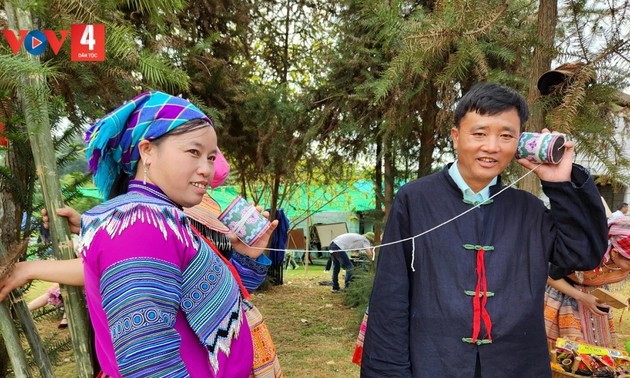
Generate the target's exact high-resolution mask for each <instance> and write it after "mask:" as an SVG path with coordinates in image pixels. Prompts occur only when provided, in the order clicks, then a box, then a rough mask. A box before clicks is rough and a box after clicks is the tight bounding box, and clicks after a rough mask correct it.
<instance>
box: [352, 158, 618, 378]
mask: <svg viewBox="0 0 630 378" xmlns="http://www.w3.org/2000/svg"><path fill="white" fill-rule="evenodd" d="M542 186H543V191H544V193H545V194H546V195H547V196H548V197H549V199H550V204H551V209H547V208H546V207H545V206H544V204H543V202H542V201H541V200H539V199H538V198H536V197H535V196H533V195H532V194H530V193H528V192H525V191H522V190H518V189H514V188H509V189H507V190H505V191H503V192H502V193H500V194H499V195H498V196H497V197H495V198H494V199H493V200H492V202H491V203H489V204H485V205H482V206H480V207H479V208H478V209H475V210H473V211H471V212H469V213H467V214H465V215H463V216H461V217H459V218H457V219H455V220H454V221H452V222H449V223H447V224H445V225H444V226H442V227H439V228H437V229H436V230H434V231H431V232H429V233H427V234H425V235H423V236H420V237H417V238H415V239H414V240H415V252H414V253H413V254H412V241H411V240H408V241H405V242H403V243H396V244H393V245H390V246H386V247H383V248H382V249H381V250H380V253H379V260H378V266H377V271H376V277H375V281H374V288H373V291H372V296H371V300H370V316H369V319H368V325H367V331H366V335H365V345H364V354H363V360H362V367H361V376H362V377H365V378H371V377H374V378H382V377H416V378H419V377H427V378H436V377H440V378H442V377H447V378H454V377H466V378H472V377H474V374H475V366H476V362H477V358H478V357H479V361H480V367H481V374H482V377H484V378H486V377H497V378H506V377H508V378H509V377H514V378H517V377H518V378H521V377H524V378H528V377H532V378H541V377H550V376H551V370H550V365H549V356H548V350H547V339H546V336H545V325H544V316H543V309H544V293H545V285H546V282H547V273H548V266H549V263H550V262H551V263H553V264H555V265H557V266H560V267H565V268H570V269H575V270H588V269H592V268H594V267H596V266H597V265H598V264H599V262H600V261H601V259H602V256H603V254H604V252H605V250H606V244H607V235H606V233H607V226H606V215H605V212H604V209H603V205H602V201H601V198H600V195H599V193H598V191H597V188H596V186H595V184H594V182H593V180H592V179H591V178H590V176H589V174H588V173H587V172H586V170H584V169H583V168H582V167H579V166H575V165H574V168H573V172H572V181H571V182H562V183H557V182H556V183H552V182H543V183H542ZM504 188H505V186H503V185H502V184H501V180H500V178H499V180H498V183H497V184H496V185H494V186H493V187H491V195H494V194H496V193H497V192H498V191H500V190H501V189H504ZM472 206H473V205H471V204H467V203H464V202H463V200H462V193H461V191H460V189H459V188H458V187H457V185H456V184H455V182H454V181H453V180H452V178H451V177H450V176H449V174H448V167H447V168H446V169H444V170H443V171H441V172H438V173H436V174H433V175H431V176H427V177H424V178H422V179H419V180H416V181H414V182H411V183H409V184H407V185H405V186H403V187H402V188H401V189H400V190H399V191H398V193H397V195H396V198H395V201H394V203H393V206H392V210H391V212H390V215H389V218H388V221H387V225H386V227H385V233H384V237H383V244H388V243H391V242H393V241H396V240H404V239H407V238H411V237H413V236H415V235H418V234H421V233H423V232H425V231H427V230H429V229H431V228H433V227H435V226H437V225H439V224H441V223H443V222H446V221H448V220H449V219H452V218H454V217H456V216H457V215H459V214H461V213H464V212H465V211H466V210H469V209H470V208H471V207H472ZM480 248H483V250H484V252H483V256H482V257H483V265H484V266H485V278H486V282H487V293H488V294H487V296H486V300H487V302H486V304H485V308H486V310H487V314H488V315H489V319H490V320H491V327H492V328H491V333H490V336H491V338H492V342H491V343H484V341H482V340H484V339H488V338H489V335H488V332H487V331H488V330H487V328H486V324H487V323H484V321H483V318H480V319H479V320H477V321H476V323H477V324H478V325H479V326H480V334H479V340H478V341H479V344H477V343H470V341H471V340H470V339H471V338H472V334H473V323H474V322H475V320H474V319H473V298H474V293H475V289H476V287H477V284H478V277H479V276H478V273H477V271H476V268H477V267H478V266H480V264H482V263H481V262H480V261H479V258H480V253H481V252H480V251H479V249H480ZM412 260H413V267H414V269H415V271H412V269H411V264H412ZM482 291H483V290H482Z"/></svg>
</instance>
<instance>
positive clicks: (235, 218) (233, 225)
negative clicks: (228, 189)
mask: <svg viewBox="0 0 630 378" xmlns="http://www.w3.org/2000/svg"><path fill="white" fill-rule="evenodd" d="M219 221H221V223H223V224H224V225H226V226H227V227H228V228H229V229H230V230H231V231H232V232H233V233H234V234H236V236H237V237H238V238H239V239H241V241H242V242H243V243H245V244H247V245H252V244H254V243H255V242H256V240H258V238H259V237H260V236H261V235H263V234H264V233H265V231H267V230H268V229H269V227H270V226H271V224H270V223H269V221H268V220H267V218H265V217H264V216H263V215H262V214H261V213H260V212H258V210H256V208H255V207H254V206H252V205H250V204H249V203H248V202H247V201H246V200H245V199H244V198H243V197H241V196H238V197H236V198H235V199H234V201H232V203H230V205H229V206H228V207H227V208H226V209H225V211H223V213H221V215H219Z"/></svg>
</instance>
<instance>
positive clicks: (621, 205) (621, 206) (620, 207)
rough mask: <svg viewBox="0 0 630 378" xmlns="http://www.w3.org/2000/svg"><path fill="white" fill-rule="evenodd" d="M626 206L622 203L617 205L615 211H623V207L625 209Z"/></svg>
mask: <svg viewBox="0 0 630 378" xmlns="http://www.w3.org/2000/svg"><path fill="white" fill-rule="evenodd" d="M627 206H628V204H627V203H625V202H622V203H620V204H619V206H617V210H621V209H623V208H624V207H627Z"/></svg>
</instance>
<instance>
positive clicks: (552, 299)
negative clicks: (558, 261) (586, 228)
mask: <svg viewBox="0 0 630 378" xmlns="http://www.w3.org/2000/svg"><path fill="white" fill-rule="evenodd" d="M608 238H609V241H610V243H609V246H608V249H607V250H606V254H605V255H604V259H603V260H602V262H601V264H600V265H599V266H598V267H597V268H595V269H594V270H589V271H580V272H577V271H570V270H566V269H560V268H558V267H556V266H553V265H552V266H551V268H550V271H549V279H548V286H547V292H546V293H545V328H546V331H547V340H548V342H549V347H550V348H551V349H553V348H554V347H555V343H556V340H557V339H558V337H562V338H565V339H569V340H576V341H581V342H586V343H588V344H593V345H599V346H602V347H606V348H619V347H620V346H621V345H618V343H617V335H616V332H615V324H614V319H613V314H612V310H611V308H610V306H609V305H607V304H603V303H600V302H599V301H598V299H597V297H595V296H594V295H593V294H591V292H592V291H593V290H595V289H597V288H600V287H601V288H605V289H606V288H607V287H608V285H609V284H614V283H617V282H621V281H623V280H625V279H626V277H628V274H630V218H628V217H621V218H617V219H616V220H614V221H613V222H612V223H611V225H610V229H609V232H608Z"/></svg>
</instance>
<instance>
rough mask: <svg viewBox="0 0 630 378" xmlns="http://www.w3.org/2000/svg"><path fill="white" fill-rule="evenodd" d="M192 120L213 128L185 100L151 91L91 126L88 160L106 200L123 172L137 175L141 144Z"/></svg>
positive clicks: (87, 134)
mask: <svg viewBox="0 0 630 378" xmlns="http://www.w3.org/2000/svg"><path fill="white" fill-rule="evenodd" d="M193 119H201V120H203V121H206V122H207V123H209V124H210V125H213V123H212V121H211V120H210V118H208V116H206V115H205V114H204V113H203V112H202V111H201V110H200V109H199V108H197V107H196V106H195V105H193V104H191V103H190V102H188V101H186V100H184V99H183V98H180V97H175V96H171V95H169V94H166V93H163V92H159V91H151V92H145V93H141V94H139V95H138V96H136V97H134V98H133V99H132V100H130V101H127V102H125V103H124V104H123V105H121V106H120V107H118V108H117V109H115V110H114V111H112V112H111V113H109V114H107V115H106V116H105V117H104V118H102V119H101V120H99V121H98V122H96V123H95V124H94V125H92V126H91V127H90V128H89V129H88V130H87V132H86V133H85V142H86V144H87V150H86V158H87V160H88V167H89V169H90V171H91V172H92V173H93V175H94V184H96V187H97V188H98V189H99V192H101V194H102V195H103V196H104V198H107V197H108V195H109V191H110V189H111V187H112V184H113V183H114V180H115V179H116V177H117V176H118V174H119V173H120V172H121V171H122V172H125V173H126V174H127V175H129V176H133V175H134V174H135V171H136V165H137V164H138V160H139V159H140V152H139V151H138V143H139V142H140V141H142V140H145V139H146V140H149V141H150V140H153V139H156V138H159V137H161V136H162V135H164V134H166V133H168V132H169V131H171V130H173V129H175V128H176V127H178V126H180V125H182V124H184V123H186V122H188V121H190V120H193Z"/></svg>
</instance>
